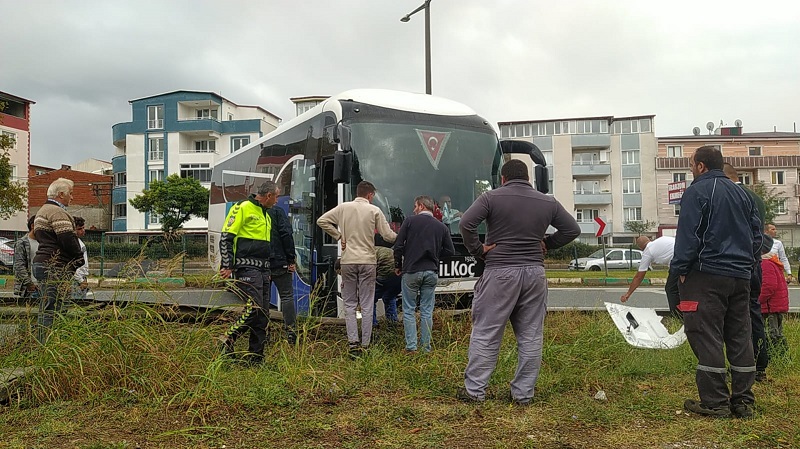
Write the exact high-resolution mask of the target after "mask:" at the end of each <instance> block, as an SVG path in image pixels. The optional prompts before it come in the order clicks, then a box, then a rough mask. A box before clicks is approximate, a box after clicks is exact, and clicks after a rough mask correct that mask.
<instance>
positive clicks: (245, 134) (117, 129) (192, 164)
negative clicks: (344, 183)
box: [111, 90, 281, 232]
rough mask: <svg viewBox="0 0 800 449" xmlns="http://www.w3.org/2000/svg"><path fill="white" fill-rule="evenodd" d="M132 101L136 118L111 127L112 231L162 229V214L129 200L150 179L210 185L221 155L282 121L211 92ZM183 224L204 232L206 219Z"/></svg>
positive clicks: (237, 147)
mask: <svg viewBox="0 0 800 449" xmlns="http://www.w3.org/2000/svg"><path fill="white" fill-rule="evenodd" d="M129 103H130V104H131V110H132V121H130V122H125V123H117V124H116V125H114V126H113V128H112V134H113V142H114V147H115V149H116V150H115V155H114V158H113V159H112V160H111V164H112V173H113V177H114V188H113V191H112V210H113V220H112V228H113V230H114V231H122V232H143V231H148V230H150V231H154V230H160V229H161V223H160V222H159V219H158V217H156V216H152V215H151V214H143V213H140V212H139V211H137V210H136V209H134V208H133V207H132V206H131V205H130V204H129V203H128V200H129V199H131V198H133V197H134V196H136V195H138V194H139V193H141V191H142V190H143V189H146V188H147V186H148V185H149V183H150V182H151V181H154V180H163V179H164V178H165V177H166V176H168V175H171V174H175V173H177V174H180V176H182V177H191V178H195V179H197V180H199V181H200V183H201V184H203V185H205V186H206V187H208V186H209V185H210V181H211V170H212V167H213V166H214V164H215V163H216V161H217V160H219V159H220V158H222V157H224V156H226V155H228V154H230V153H232V152H234V151H237V150H239V149H240V148H243V147H245V146H246V145H248V144H249V143H250V142H252V141H254V140H255V139H258V138H259V137H261V136H263V135H264V134H266V133H268V132H270V131H272V130H274V129H276V128H277V127H278V125H279V124H280V122H281V119H280V117H278V116H276V115H275V114H272V113H271V112H269V111H267V110H266V109H264V108H261V107H259V106H243V105H238V104H236V103H234V102H232V101H230V100H228V99H226V98H224V97H222V96H221V95H218V94H216V93H213V92H201V91H189V90H178V91H173V92H168V93H164V94H159V95H154V96H150V97H144V98H138V99H135V100H130V102H129ZM184 228H185V229H187V230H202V231H205V230H207V228H208V222H207V221H206V220H204V219H199V218H192V219H191V220H189V221H188V222H186V224H185V225H184Z"/></svg>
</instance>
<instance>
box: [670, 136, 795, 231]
mask: <svg viewBox="0 0 800 449" xmlns="http://www.w3.org/2000/svg"><path fill="white" fill-rule="evenodd" d="M710 125H713V124H710ZM709 127H710V128H711V127H713V126H709ZM695 133H696V134H694V135H688V136H668V137H659V138H658V157H657V158H656V172H655V175H656V184H657V192H658V193H657V203H658V221H659V229H658V231H659V234H666V235H674V233H675V227H676V226H677V224H678V215H679V213H680V205H679V204H669V198H668V188H669V184H670V183H674V182H678V181H684V180H685V181H687V185H688V184H689V183H690V182H691V181H692V173H691V170H689V157H690V156H691V155H692V153H694V150H696V149H697V148H699V147H701V146H704V145H713V146H716V147H717V148H719V149H720V150H721V151H722V155H723V157H724V158H725V161H726V162H729V163H730V164H731V165H733V166H734V167H736V169H737V170H738V172H739V180H740V181H741V182H742V184H745V185H752V184H754V183H757V182H764V184H765V186H766V187H767V189H774V190H772V191H773V193H774V194H776V195H778V196H779V197H780V198H781V201H779V204H778V206H777V208H776V209H775V211H774V212H775V214H776V216H775V220H774V221H775V225H776V226H777V228H778V230H779V232H780V233H781V236H780V238H781V239H782V240H783V241H784V244H785V245H786V246H787V247H796V246H800V200H799V198H800V180H799V179H798V167H799V166H800V133H796V132H753V133H745V132H743V129H742V127H741V126H733V127H722V126H720V127H719V128H717V129H716V130H712V132H711V134H707V135H703V134H701V133H700V131H699V129H697V128H696V129H695Z"/></svg>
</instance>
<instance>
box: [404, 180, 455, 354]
mask: <svg viewBox="0 0 800 449" xmlns="http://www.w3.org/2000/svg"><path fill="white" fill-rule="evenodd" d="M453 254H455V248H453V240H452V239H451V238H450V229H449V228H448V227H447V225H445V224H444V223H442V222H441V221H439V220H437V219H436V218H434V217H433V198H431V197H429V196H424V195H423V196H418V197H416V198H414V215H413V216H411V217H408V218H406V219H405V221H403V225H402V226H400V231H398V233H397V240H395V243H394V264H395V273H397V275H398V276H399V275H400V273H401V272H402V274H403V279H402V290H403V328H404V329H405V334H406V349H405V350H406V352H416V351H417V313H416V309H417V295H419V321H420V339H419V346H420V347H421V348H422V350H423V351H425V352H430V351H431V329H433V305H434V302H435V290H436V283H437V282H438V281H439V259H440V258H441V257H443V256H452V255H453Z"/></svg>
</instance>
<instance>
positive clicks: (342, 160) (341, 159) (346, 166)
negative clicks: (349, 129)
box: [333, 150, 353, 184]
mask: <svg viewBox="0 0 800 449" xmlns="http://www.w3.org/2000/svg"><path fill="white" fill-rule="evenodd" d="M352 167H353V152H352V151H339V150H337V151H336V152H335V153H333V182H335V183H337V184H349V183H350V169H351V168H352Z"/></svg>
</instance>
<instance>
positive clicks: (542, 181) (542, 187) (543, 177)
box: [533, 165, 550, 193]
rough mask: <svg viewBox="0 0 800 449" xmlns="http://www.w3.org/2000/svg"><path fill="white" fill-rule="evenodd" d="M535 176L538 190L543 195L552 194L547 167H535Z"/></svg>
mask: <svg viewBox="0 0 800 449" xmlns="http://www.w3.org/2000/svg"><path fill="white" fill-rule="evenodd" d="M533 174H534V175H535V176H536V186H535V187H536V190H538V191H540V192H542V193H549V192H550V186H549V184H550V179H549V175H548V173H547V167H544V166H541V165H537V166H535V167H533Z"/></svg>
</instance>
